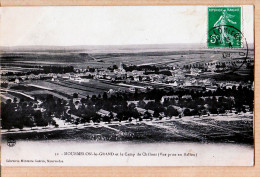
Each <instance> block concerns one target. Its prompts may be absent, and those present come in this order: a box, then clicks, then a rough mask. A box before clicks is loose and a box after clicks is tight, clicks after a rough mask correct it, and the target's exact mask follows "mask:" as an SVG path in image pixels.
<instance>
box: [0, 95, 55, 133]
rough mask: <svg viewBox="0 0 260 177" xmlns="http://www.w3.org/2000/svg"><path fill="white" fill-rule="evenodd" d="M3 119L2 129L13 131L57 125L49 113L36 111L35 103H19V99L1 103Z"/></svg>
mask: <svg viewBox="0 0 260 177" xmlns="http://www.w3.org/2000/svg"><path fill="white" fill-rule="evenodd" d="M1 118H2V122H1V123H2V128H3V129H11V128H19V129H23V127H24V126H26V127H34V126H47V125H49V124H52V125H56V126H57V124H56V122H55V121H54V120H53V119H52V117H51V114H50V113H49V112H44V113H42V112H41V111H40V110H35V105H34V103H33V102H29V103H28V102H24V101H20V102H19V103H18V102H17V99H14V101H13V102H12V101H11V100H7V101H6V103H4V102H1Z"/></svg>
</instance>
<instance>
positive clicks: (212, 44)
mask: <svg viewBox="0 0 260 177" xmlns="http://www.w3.org/2000/svg"><path fill="white" fill-rule="evenodd" d="M208 29H209V31H208V48H230V47H232V48H241V47H242V46H243V45H242V43H241V42H242V41H241V37H242V35H241V7H209V8H208Z"/></svg>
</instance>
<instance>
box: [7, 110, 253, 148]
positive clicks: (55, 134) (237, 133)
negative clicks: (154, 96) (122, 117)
mask: <svg viewBox="0 0 260 177" xmlns="http://www.w3.org/2000/svg"><path fill="white" fill-rule="evenodd" d="M14 137H15V139H17V140H19V139H20V140H26V139H30V140H46V139H48V140H77V141H83V140H90V141H136V142H178V141H179V142H203V143H210V142H215V143H243V144H250V145H252V144H253V142H254V138H253V119H252V116H250V115H247V116H246V117H240V118H233V117H229V118H222V117H214V118H207V119H194V118H191V117H186V118H183V119H171V120H162V121H142V122H135V121H133V122H132V123H121V124H119V123H113V124H110V125H109V124H108V125H106V126H102V125H97V126H89V127H82V128H76V127H75V128H74V129H69V130H66V129H65V130H58V129H57V130H53V131H48V132H30V133H25V132H24V133H12V134H4V135H3V139H6V138H14Z"/></svg>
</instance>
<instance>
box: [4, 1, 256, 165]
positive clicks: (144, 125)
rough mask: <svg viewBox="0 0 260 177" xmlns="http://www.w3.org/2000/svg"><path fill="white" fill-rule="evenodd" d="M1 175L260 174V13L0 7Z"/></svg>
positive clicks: (241, 8) (213, 9)
mask: <svg viewBox="0 0 260 177" xmlns="http://www.w3.org/2000/svg"><path fill="white" fill-rule="evenodd" d="M0 14H1V28H0V35H1V39H0V47H1V48H0V49H1V55H0V63H1V68H0V72H1V73H0V74H1V79H0V82H1V88H0V89H1V90H0V91H1V94H0V96H1V137H2V141H1V153H2V154H1V158H2V159H1V164H2V165H3V166H252V165H254V61H255V57H254V55H255V49H254V7H253V6H248V5H242V6H219V7H216V6H214V7H211V6H161V7H159V6H157V7H156V6H153V7H152V6H144V7H137V6H136V7H133V6H121V7H101V6H100V7H97V6H94V7H1V9H0Z"/></svg>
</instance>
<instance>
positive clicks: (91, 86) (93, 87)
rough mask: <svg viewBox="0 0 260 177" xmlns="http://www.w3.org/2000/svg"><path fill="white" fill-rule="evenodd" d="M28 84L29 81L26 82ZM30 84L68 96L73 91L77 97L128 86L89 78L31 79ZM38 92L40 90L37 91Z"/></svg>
mask: <svg viewBox="0 0 260 177" xmlns="http://www.w3.org/2000/svg"><path fill="white" fill-rule="evenodd" d="M28 84H29V83H28ZM30 84H34V85H38V86H43V87H46V88H51V89H53V90H52V91H49V92H55V93H56V94H61V95H63V96H65V97H66V95H67V97H69V96H72V95H73V93H78V95H79V97H86V96H87V95H93V94H103V93H104V92H105V91H108V90H109V89H113V90H118V89H119V88H120V89H121V90H127V89H128V87H123V86H119V85H115V84H111V83H106V82H102V81H98V80H93V79H90V81H89V82H82V83H79V82H76V81H71V80H60V81H47V80H46V81H39V80H37V81H31V82H30ZM36 93H37V91H32V92H28V94H36ZM38 93H39V94H40V92H38Z"/></svg>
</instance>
